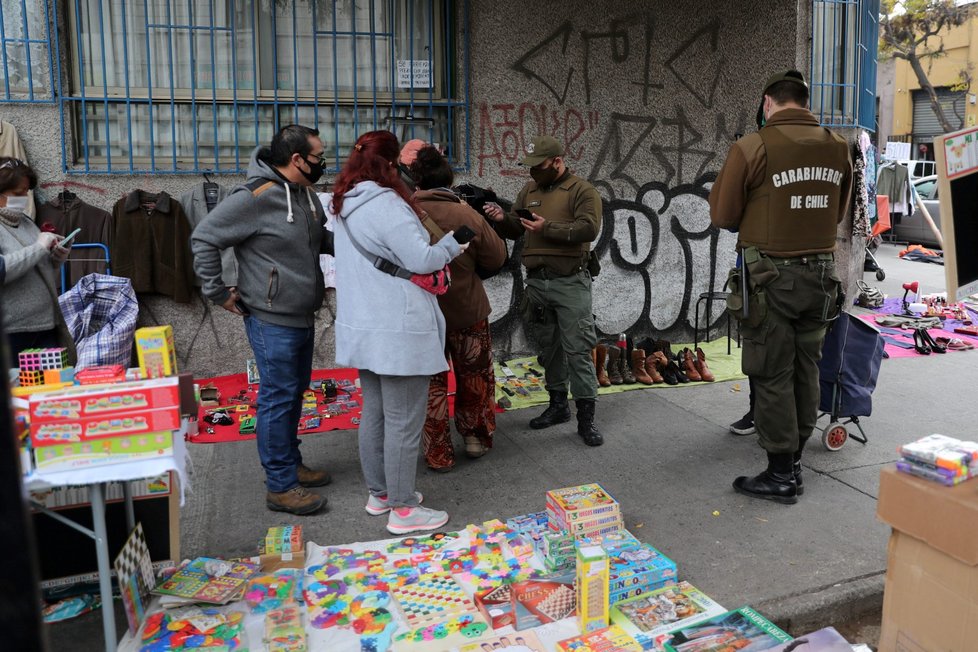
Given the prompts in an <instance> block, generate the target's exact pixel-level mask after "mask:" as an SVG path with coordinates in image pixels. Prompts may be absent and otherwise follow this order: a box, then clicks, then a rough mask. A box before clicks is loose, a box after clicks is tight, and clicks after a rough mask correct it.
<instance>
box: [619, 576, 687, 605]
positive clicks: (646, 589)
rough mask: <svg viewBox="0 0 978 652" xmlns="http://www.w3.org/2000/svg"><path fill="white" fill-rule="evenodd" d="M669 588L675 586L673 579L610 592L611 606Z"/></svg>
mask: <svg viewBox="0 0 978 652" xmlns="http://www.w3.org/2000/svg"><path fill="white" fill-rule="evenodd" d="M670 586H676V580H675V579H668V580H661V581H659V582H655V583H653V584H639V585H637V586H632V587H629V588H626V589H621V590H619V591H612V592H611V604H617V603H619V602H624V601H625V600H630V599H632V598H637V597H638V596H640V595H645V594H646V593H653V592H655V591H658V590H659V589H664V588H667V587H670Z"/></svg>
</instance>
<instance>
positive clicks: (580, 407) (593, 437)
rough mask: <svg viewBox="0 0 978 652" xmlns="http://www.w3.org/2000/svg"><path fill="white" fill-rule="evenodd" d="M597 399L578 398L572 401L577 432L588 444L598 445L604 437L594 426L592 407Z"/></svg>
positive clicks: (602, 441)
mask: <svg viewBox="0 0 978 652" xmlns="http://www.w3.org/2000/svg"><path fill="white" fill-rule="evenodd" d="M596 403H597V401H595V400H594V399H593V398H579V399H577V400H576V401H574V405H576V406H577V434H578V435H580V436H581V439H583V440H584V443H585V444H587V445H588V446H600V445H601V444H603V443H604V437H602V436H601V433H600V432H598V429H597V428H595V427H594V407H595V404H596Z"/></svg>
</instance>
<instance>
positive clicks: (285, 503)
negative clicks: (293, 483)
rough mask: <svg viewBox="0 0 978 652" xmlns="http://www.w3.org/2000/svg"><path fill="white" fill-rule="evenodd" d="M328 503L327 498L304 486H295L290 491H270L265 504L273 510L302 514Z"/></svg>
mask: <svg viewBox="0 0 978 652" xmlns="http://www.w3.org/2000/svg"><path fill="white" fill-rule="evenodd" d="M325 504H326V499H325V498H324V497H322V496H320V495H317V494H314V493H312V492H311V491H308V490H306V489H305V488H303V487H293V488H292V489H289V490H288V491H283V492H281V493H274V492H271V491H269V492H268V493H267V494H266V495H265V506H266V507H268V509H270V510H272V511H273V512H289V513H290V514H296V515H298V516H302V515H304V514H312V513H313V512H315V511H318V510H319V509H320V508H321V507H322V506H323V505H325Z"/></svg>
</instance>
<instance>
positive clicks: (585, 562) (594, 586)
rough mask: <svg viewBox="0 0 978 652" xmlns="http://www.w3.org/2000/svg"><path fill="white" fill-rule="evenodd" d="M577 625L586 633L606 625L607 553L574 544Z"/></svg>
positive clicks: (598, 547)
mask: <svg viewBox="0 0 978 652" xmlns="http://www.w3.org/2000/svg"><path fill="white" fill-rule="evenodd" d="M577 625H578V627H580V628H581V632H583V633H588V632H593V631H595V630H598V629H604V628H605V627H607V626H608V553H607V552H605V549H604V548H602V547H601V546H578V547H577Z"/></svg>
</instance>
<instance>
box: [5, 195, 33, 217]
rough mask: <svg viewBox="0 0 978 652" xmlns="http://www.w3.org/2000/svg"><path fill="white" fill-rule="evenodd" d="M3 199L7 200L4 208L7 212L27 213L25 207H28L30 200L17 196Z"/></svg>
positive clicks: (8, 196) (7, 196)
mask: <svg viewBox="0 0 978 652" xmlns="http://www.w3.org/2000/svg"><path fill="white" fill-rule="evenodd" d="M5 197H6V198H7V206H6V208H7V209H8V210H12V211H20V212H21V213H26V212H27V207H28V206H29V205H30V199H29V198H28V197H26V196H17V195H14V196H11V195H5Z"/></svg>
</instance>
